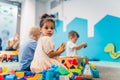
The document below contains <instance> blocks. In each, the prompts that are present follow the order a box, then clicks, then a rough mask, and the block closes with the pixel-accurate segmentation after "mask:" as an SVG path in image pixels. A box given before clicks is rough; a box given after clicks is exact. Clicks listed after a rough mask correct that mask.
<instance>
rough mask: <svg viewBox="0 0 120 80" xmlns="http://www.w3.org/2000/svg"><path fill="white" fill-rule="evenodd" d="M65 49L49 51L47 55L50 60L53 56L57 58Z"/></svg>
mask: <svg viewBox="0 0 120 80" xmlns="http://www.w3.org/2000/svg"><path fill="white" fill-rule="evenodd" d="M64 51H65V49H61V50H59V51H58V50H56V51H51V52H49V53H48V54H47V55H48V56H49V57H50V58H53V57H55V56H59V55H60V54H61V53H62V52H64Z"/></svg>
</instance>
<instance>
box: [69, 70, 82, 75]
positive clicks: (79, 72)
mask: <svg viewBox="0 0 120 80" xmlns="http://www.w3.org/2000/svg"><path fill="white" fill-rule="evenodd" d="M69 72H72V73H75V72H76V73H78V75H80V74H81V70H80V69H69Z"/></svg>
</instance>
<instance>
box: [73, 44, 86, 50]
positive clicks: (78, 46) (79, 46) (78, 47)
mask: <svg viewBox="0 0 120 80" xmlns="http://www.w3.org/2000/svg"><path fill="white" fill-rule="evenodd" d="M86 46H87V43H85V42H84V43H82V44H79V45H77V46H75V47H74V49H76V50H79V49H81V48H82V47H86Z"/></svg>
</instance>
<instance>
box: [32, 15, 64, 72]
mask: <svg viewBox="0 0 120 80" xmlns="http://www.w3.org/2000/svg"><path fill="white" fill-rule="evenodd" d="M54 29H55V21H54V20H53V19H52V16H50V15H48V14H44V15H43V16H42V17H41V21H40V31H41V36H40V39H39V41H38V45H37V48H36V50H35V55H34V58H33V61H32V63H31V67H30V68H31V71H34V72H41V71H42V70H44V69H47V68H49V67H50V66H51V65H52V64H56V65H58V66H59V65H62V64H61V63H60V62H59V60H58V56H59V55H60V54H61V53H62V52H63V51H64V50H65V49H64V48H61V49H60V50H54V49H55V45H54V41H53V38H52V35H53V33H54Z"/></svg>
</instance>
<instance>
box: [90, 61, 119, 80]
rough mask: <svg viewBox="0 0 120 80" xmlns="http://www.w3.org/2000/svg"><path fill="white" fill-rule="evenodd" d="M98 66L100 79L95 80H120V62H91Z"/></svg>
mask: <svg viewBox="0 0 120 80" xmlns="http://www.w3.org/2000/svg"><path fill="white" fill-rule="evenodd" d="M89 63H93V64H95V65H96V67H97V69H98V70H99V73H100V78H96V79H94V80H120V62H107V61H90V62H89Z"/></svg>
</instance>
